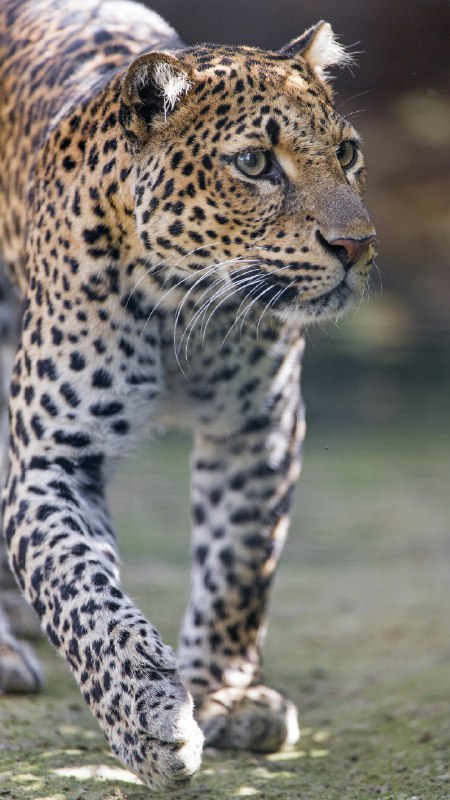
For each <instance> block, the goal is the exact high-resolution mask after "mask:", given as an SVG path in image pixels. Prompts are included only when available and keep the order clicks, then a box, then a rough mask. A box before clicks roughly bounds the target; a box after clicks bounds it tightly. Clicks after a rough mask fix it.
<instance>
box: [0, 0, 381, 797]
mask: <svg viewBox="0 0 450 800" xmlns="http://www.w3.org/2000/svg"><path fill="white" fill-rule="evenodd" d="M350 59H351V55H349V53H348V52H347V50H346V49H345V48H344V47H343V45H342V44H341V43H340V42H339V40H338V38H337V37H336V36H335V35H334V33H333V31H332V28H331V26H330V25H329V23H327V22H324V21H320V22H318V23H317V24H315V25H313V26H312V27H310V28H309V29H307V30H306V31H305V32H304V33H303V34H302V35H300V36H298V37H296V38H293V39H292V40H291V41H290V42H288V43H287V44H286V45H285V46H283V47H282V48H281V49H279V50H277V51H275V50H274V51H270V50H262V49H258V48H256V47H251V46H244V45H239V46H238V45H233V46H231V45H230V46H228V45H222V44H196V45H186V44H185V43H183V42H182V41H181V39H180V38H179V37H178V35H177V33H176V32H175V31H174V30H173V29H172V28H171V27H170V25H169V24H168V23H166V22H165V21H164V20H163V19H162V18H161V17H160V16H159V15H157V14H156V13H155V12H153V11H151V10H149V9H147V8H145V7H144V6H141V5H138V4H136V3H134V2H131V0H4V2H2V4H1V8H0V87H1V88H0V98H1V99H0V114H1V125H0V153H1V165H2V166H1V170H0V243H1V245H0V246H1V259H2V265H3V267H2V269H3V273H4V280H10V281H11V282H12V284H13V286H14V287H15V289H14V291H15V292H16V293H17V296H18V298H19V301H20V312H18V313H19V317H20V319H19V331H18V335H17V343H14V345H12V344H11V330H12V328H14V322H12V323H11V324H10V325H9V326H8V325H5V326H4V328H5V329H6V330H9V333H8V334H7V333H4V334H2V335H3V336H4V340H3V343H2V347H3V349H4V352H6V349H7V350H8V352H11V353H13V354H14V355H13V357H12V358H11V359H9V360H10V361H11V369H10V372H11V376H10V378H7V379H5V380H4V381H3V385H4V384H5V382H7V383H8V385H9V401H8V404H9V436H8V437H6V436H5V437H4V439H5V440H6V439H8V440H9V445H8V454H7V457H5V460H4V463H5V467H4V491H3V532H4V542H5V545H4V546H5V548H6V551H7V554H8V564H9V567H10V569H11V571H12V573H13V575H14V578H15V580H16V582H17V584H18V587H19V588H20V590H21V592H22V594H23V596H24V597H25V599H26V601H27V602H28V604H30V605H31V607H32V608H33V609H34V612H35V615H37V619H38V620H39V625H40V628H41V630H42V631H43V632H44V633H45V634H46V635H47V637H48V639H49V641H50V643H51V644H52V645H53V647H54V648H55V649H56V650H57V651H58V653H59V654H60V655H62V656H63V657H64V658H65V660H66V661H67V663H68V666H69V668H70V670H71V671H72V673H73V675H74V678H75V680H76V682H77V684H78V685H79V688H80V690H81V693H82V695H83V697H84V699H85V701H86V703H87V705H88V706H89V708H90V710H91V711H92V713H93V714H94V716H95V717H96V718H97V720H98V723H99V725H100V728H101V729H102V731H103V733H104V735H105V737H106V739H107V740H108V742H109V744H110V747H111V750H112V752H113V753H114V754H115V755H116V756H117V757H118V758H119V759H120V760H121V761H122V762H123V764H124V765H126V767H127V768H129V769H130V770H132V771H133V772H134V773H136V774H137V776H138V777H139V778H140V779H141V780H142V781H143V783H144V784H146V785H147V786H148V787H149V788H150V789H162V788H164V787H170V786H172V787H173V786H179V785H181V784H182V783H183V782H184V781H186V780H188V779H189V778H190V777H191V776H192V775H193V774H194V773H195V772H196V771H197V770H198V769H199V767H200V763H201V757H202V750H203V747H204V746H205V745H206V746H209V747H217V748H221V747H224V748H234V749H244V750H250V751H256V752H269V751H274V750H276V749H278V748H280V747H282V746H283V745H284V744H286V743H295V741H296V740H297V738H298V736H299V728H298V720H297V710H296V707H295V706H294V704H293V703H292V701H290V700H289V699H288V698H286V697H284V696H283V695H282V694H281V693H280V692H278V691H276V690H275V689H272V688H270V687H268V686H266V685H265V683H264V676H263V671H262V652H263V645H264V639H265V635H266V629H267V622H268V599H269V591H270V587H271V584H272V582H273V578H274V574H275V569H276V566H277V563H278V560H279V557H280V555H281V552H282V549H283V545H284V542H285V539H286V535H287V532H288V527H289V519H290V509H291V505H292V497H293V490H294V486H295V484H296V481H297V478H298V476H299V472H300V462H301V450H302V443H303V439H304V434H305V414H304V406H303V401H302V398H301V390H300V376H301V364H302V355H303V351H304V341H305V332H306V331H307V329H308V326H310V325H312V324H314V323H316V322H320V323H322V322H324V321H325V320H327V319H330V320H336V319H337V318H338V317H339V316H340V314H341V313H342V312H343V311H344V310H345V309H346V308H348V307H350V306H351V305H352V304H353V305H354V304H355V303H358V302H359V301H360V299H361V296H362V295H363V294H364V292H365V291H366V287H367V283H368V276H369V272H370V269H371V266H372V264H373V260H374V257H375V249H376V239H375V237H376V233H375V229H374V226H373V222H372V220H371V218H370V216H369V213H368V211H367V210H366V208H365V206H364V204H363V200H362V195H363V190H364V184H365V165H364V158H363V155H362V151H361V139H360V137H359V135H358V133H357V132H356V130H355V129H354V127H353V125H352V124H351V123H350V122H349V121H348V120H346V119H345V118H344V117H342V116H341V115H340V114H339V113H338V111H337V110H336V108H335V103H334V99H333V91H332V84H331V77H330V70H332V68H333V67H342V66H345V65H347V64H348V63H349V61H350ZM2 280H3V279H2ZM8 292H9V290H4V291H3V294H2V298H3V299H5V302H6V298H7V294H8ZM8 336H9V337H10V339H9V340H8V341H7V338H8ZM12 338H14V336H12ZM5 348H6V349H5ZM6 360H8V359H6ZM5 369H6V371H8V368H5ZM161 424H162V425H165V426H170V425H174V424H175V425H183V426H185V427H187V428H188V429H190V430H191V432H192V454H191V505H192V515H191V516H192V525H191V527H192V544H191V553H192V569H191V596H190V599H189V603H188V606H187V610H186V612H185V615H184V618H183V621H182V626H181V633H180V638H179V646H178V650H177V653H176V654H175V652H174V650H173V649H172V648H171V647H169V646H168V645H166V644H165V643H164V642H163V640H162V638H161V636H160V634H159V631H158V629H157V628H156V627H155V626H154V625H153V623H152V622H150V621H148V620H147V619H146V618H145V617H144V615H143V614H142V613H141V611H140V610H139V609H138V608H137V606H136V604H135V603H134V602H133V600H132V599H131V598H130V597H129V596H128V595H127V594H126V593H125V592H124V590H123V588H122V585H121V581H120V560H119V552H118V545H117V541H116V534H115V530H114V524H113V521H112V519H111V516H110V512H109V510H108V505H107V500H106V486H107V483H108V481H109V479H110V477H111V475H112V474H113V472H114V470H115V468H116V465H117V464H118V463H119V462H120V460H121V459H122V457H123V456H124V454H126V453H127V452H129V451H131V450H132V449H133V447H134V445H135V444H136V443H137V442H139V441H140V440H141V439H142V437H143V435H144V431H146V430H152V428H154V427H155V426H159V425H161ZM167 534H168V535H170V531H168V532H167ZM124 535H125V536H126V531H125V532H124ZM0 645H1V646H0V675H2V676H3V677H2V680H3V690H4V691H13V690H17V689H24V690H31V691H33V690H37V689H38V688H39V687H40V685H41V683H42V675H41V672H40V667H39V664H38V663H37V660H36V657H35V655H34V654H33V652H32V651H30V650H29V649H27V647H26V645H24V644H23V643H22V642H21V641H19V639H18V638H17V637H16V635H15V633H14V630H13V628H12V627H11V625H10V623H9V622H8V619H7V618H6V616H5V614H3V617H2V621H1V623H0Z"/></svg>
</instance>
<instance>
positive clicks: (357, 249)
mask: <svg viewBox="0 0 450 800" xmlns="http://www.w3.org/2000/svg"><path fill="white" fill-rule="evenodd" d="M374 241H375V236H366V237H365V239H332V240H331V241H328V244H329V245H331V247H342V249H343V250H345V254H346V256H345V258H344V259H343V261H345V263H344V266H345V268H346V269H348V268H349V267H351V266H352V264H354V263H355V262H356V261H358V259H359V258H360V256H361V255H362V254H363V252H364V250H367V248H368V247H369V245H370V244H372V242H374Z"/></svg>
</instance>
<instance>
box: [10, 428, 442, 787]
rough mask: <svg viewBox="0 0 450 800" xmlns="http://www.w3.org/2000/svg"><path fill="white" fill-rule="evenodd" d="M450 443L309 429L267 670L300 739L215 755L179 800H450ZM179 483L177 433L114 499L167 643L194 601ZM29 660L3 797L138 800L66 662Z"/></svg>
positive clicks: (414, 433)
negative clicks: (34, 669)
mask: <svg viewBox="0 0 450 800" xmlns="http://www.w3.org/2000/svg"><path fill="white" fill-rule="evenodd" d="M448 433H449V431H448V429H447V431H443V430H442V431H441V433H440V435H439V436H438V435H432V434H430V432H429V431H426V430H424V429H423V428H422V429H421V426H420V425H419V424H417V425H414V426H413V425H411V426H409V427H408V426H404V428H403V430H401V429H399V427H398V426H396V427H395V428H394V427H393V426H391V427H387V426H383V425H382V424H378V425H374V424H373V425H371V426H363V425H361V426H355V427H353V428H349V429H342V428H341V429H339V430H338V431H335V432H333V433H331V432H330V431H329V430H328V429H327V431H326V432H323V431H322V432H321V431H320V430H319V429H318V428H316V427H315V424H313V425H312V426H311V430H310V432H309V436H308V440H307V445H306V448H305V458H304V474H303V477H302V481H301V483H300V486H299V491H298V494H297V499H296V506H295V513H294V517H293V523H292V529H291V536H290V539H289V541H288V544H287V546H286V549H285V553H284V556H283V558H282V562H281V565H280V569H279V572H278V575H277V580H276V583H275V588H274V593H273V598H272V603H271V623H270V626H269V632H268V637H267V644H266V655H265V669H266V676H267V680H268V682H269V683H270V684H271V685H273V686H274V687H275V688H278V689H281V690H282V691H285V692H286V693H288V694H289V695H290V696H291V697H292V699H294V700H295V701H296V702H297V703H298V705H299V707H300V709H301V715H300V717H301V726H302V729H303V735H302V739H301V741H300V743H299V745H298V746H297V747H295V748H294V749H292V750H290V751H286V752H282V753H279V754H275V755H272V756H268V757H255V756H252V755H241V756H236V755H233V754H231V753H225V754H223V753H216V752H207V753H206V755H205V758H204V764H203V769H202V771H201V772H200V774H199V775H198V776H197V777H196V778H195V780H194V781H193V782H192V784H191V785H190V786H189V787H188V788H186V789H183V790H178V791H177V793H176V797H177V798H178V797H179V798H180V799H181V800H200V799H203V798H214V800H229V798H239V797H255V798H258V800H294V799H295V800H366V799H367V800H369V799H370V798H378V797H381V798H386V799H388V800H412V798H417V800H444V798H448V797H450V769H449V755H448V754H449V747H450V714H449V707H448V698H449V696H450V602H449V591H448V583H449V570H448V562H449V555H450V545H449V537H448V510H449V505H450V504H449V499H448V487H447V485H446V481H447V482H448V476H449V473H450V470H449V467H450V453H449V448H448V441H449V436H448ZM188 481H189V477H188V439H187V438H185V437H184V436H181V435H177V434H169V435H167V436H165V437H164V438H161V439H159V438H158V439H156V440H155V441H154V442H153V444H152V446H151V447H146V448H145V450H144V451H143V452H142V453H141V454H140V455H138V457H137V458H136V459H135V460H134V461H131V462H128V464H127V466H126V467H125V468H123V469H122V470H121V472H120V473H119V474H118V475H117V477H116V479H115V483H114V486H113V488H112V491H111V493H110V494H111V500H112V504H113V506H114V510H115V516H116V519H117V521H118V527H119V531H120V536H119V538H120V543H121V552H122V555H123V559H124V562H125V565H124V570H123V573H124V581H125V584H126V587H127V589H128V591H129V592H130V593H131V594H132V596H133V597H135V598H136V599H137V601H138V603H139V604H140V606H141V607H142V609H143V610H144V611H145V612H146V613H147V614H148V615H149V616H150V617H151V619H152V621H153V622H154V623H155V624H156V625H157V626H158V627H159V628H160V630H161V631H162V633H163V634H164V637H165V639H166V640H167V641H168V642H170V643H171V644H175V643H176V637H177V628H178V623H179V619H180V617H181V614H182V611H183V607H184V604H185V602H186V599H187V595H188V586H189V575H188V550H189V500H188ZM39 649H40V651H41V653H42V657H43V659H44V661H45V664H46V668H47V686H46V689H45V692H44V693H43V694H41V695H40V696H38V697H33V698H29V697H28V698H12V697H10V698H2V699H1V702H0V798H3V797H5V798H8V800H25V798H29V799H30V800H64V798H68V800H81V798H86V800H87V799H89V800H100V799H101V800H143V798H145V797H147V796H148V793H147V790H146V789H145V788H144V787H142V786H140V785H138V784H136V783H133V782H132V781H133V777H132V776H131V775H130V773H127V772H126V771H125V770H123V769H122V767H121V765H120V764H119V763H118V762H117V761H116V760H115V759H114V758H113V757H112V756H111V755H110V754H109V752H108V749H107V746H106V743H105V741H104V739H103V737H102V736H101V734H100V732H99V730H98V728H97V726H96V724H95V722H94V721H93V719H92V718H91V716H90V714H89V712H88V711H87V710H86V709H85V708H84V706H83V703H82V701H81V698H80V696H79V694H78V692H77V690H76V688H75V686H74V684H73V681H72V678H71V677H70V675H69V673H68V671H67V669H66V667H65V666H64V664H63V663H62V662H61V661H60V660H58V659H56V657H55V656H54V655H53V653H52V652H51V651H50V649H49V648H48V647H47V645H46V644H45V643H42V644H40V646H39ZM172 796H174V795H172Z"/></svg>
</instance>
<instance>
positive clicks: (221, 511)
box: [179, 328, 304, 751]
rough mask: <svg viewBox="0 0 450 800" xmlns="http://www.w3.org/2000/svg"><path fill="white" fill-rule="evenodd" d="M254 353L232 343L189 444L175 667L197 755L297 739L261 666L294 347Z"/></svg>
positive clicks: (282, 528)
mask: <svg viewBox="0 0 450 800" xmlns="http://www.w3.org/2000/svg"><path fill="white" fill-rule="evenodd" d="M269 333H270V331H269ZM261 338H262V339H263V337H261ZM263 341H264V339H263ZM261 344H262V343H261V341H260V342H258V343H257V344H256V343H255V341H252V340H251V339H250V340H249V341H246V342H243V341H240V342H239V345H238V346H236V350H237V354H236V355H235V356H234V357H233V355H231V356H230V357H229V359H231V360H230V363H228V364H226V365H225V367H224V368H223V369H222V377H221V376H220V373H216V374H215V375H214V374H213V375H212V378H211V382H210V387H212V392H213V395H214V397H213V398H211V400H210V402H212V403H216V410H217V412H218V413H217V414H216V416H215V417H214V415H211V419H208V418H207V415H204V418H203V420H202V422H201V424H200V425H199V427H198V430H197V433H196V436H195V446H194V452H193V456H192V498H193V568H192V596H191V601H190V604H189V607H188V609H187V612H186V616H185V619H184V624H183V627H182V632H181V637H180V647H179V658H180V670H181V675H182V678H183V681H184V683H185V685H186V686H187V687H188V688H189V690H190V691H191V692H192V694H193V695H194V699H195V701H196V706H197V710H196V717H197V719H198V721H199V723H200V726H201V727H202V729H203V731H204V733H205V737H206V744H207V745H212V746H217V747H232V748H239V749H250V750H259V751H271V750H276V749H278V748H279V747H280V746H281V745H282V744H284V743H288V742H291V743H292V742H294V741H296V740H297V738H298V736H299V729H298V722H297V712H296V709H295V707H294V705H293V704H292V703H291V702H290V701H288V700H286V699H285V698H284V697H282V696H281V695H280V694H279V693H278V692H275V691H274V690H271V689H269V688H267V687H266V686H264V685H263V683H262V676H261V662H260V657H261V647H262V644H263V640H264V634H265V622H266V611H267V601H268V594H269V588H270V584H271V581H272V578H273V574H274V570H275V567H276V564H277V561H278V558H279V556H280V553H281V550H282V547H283V544H284V541H285V537H286V533H287V529H288V523H289V510H290V505H291V497H292V489H293V484H294V482H295V480H296V478H297V476H298V474H299V468H300V448H301V443H302V439H303V433H304V416H303V408H302V405H301V398H300V362H301V354H302V350H303V340H302V338H301V337H300V335H299V333H298V331H297V330H292V329H289V328H287V329H286V330H285V331H284V332H283V333H282V334H281V335H280V336H279V338H278V339H277V340H276V341H275V342H274V341H273V339H272V337H271V336H269V335H268V339H267V340H266V341H265V343H264V344H263V345H262V346H261ZM231 350H233V348H231ZM222 366H223V365H222ZM218 374H219V377H217V375H218ZM220 409H223V411H222V413H221V411H220ZM233 421H234V426H235V427H233V425H232V423H233ZM227 426H228V430H227Z"/></svg>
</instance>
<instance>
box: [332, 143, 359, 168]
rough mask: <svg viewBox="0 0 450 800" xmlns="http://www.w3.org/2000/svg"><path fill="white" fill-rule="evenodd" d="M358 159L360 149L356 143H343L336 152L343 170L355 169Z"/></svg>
mask: <svg viewBox="0 0 450 800" xmlns="http://www.w3.org/2000/svg"><path fill="white" fill-rule="evenodd" d="M357 157H358V148H357V146H356V144H355V143H354V142H342V144H340V145H339V147H338V149H337V150H336V158H337V160H338V161H339V163H340V165H341V167H342V169H350V167H353V164H354V163H355V161H356V159H357Z"/></svg>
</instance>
